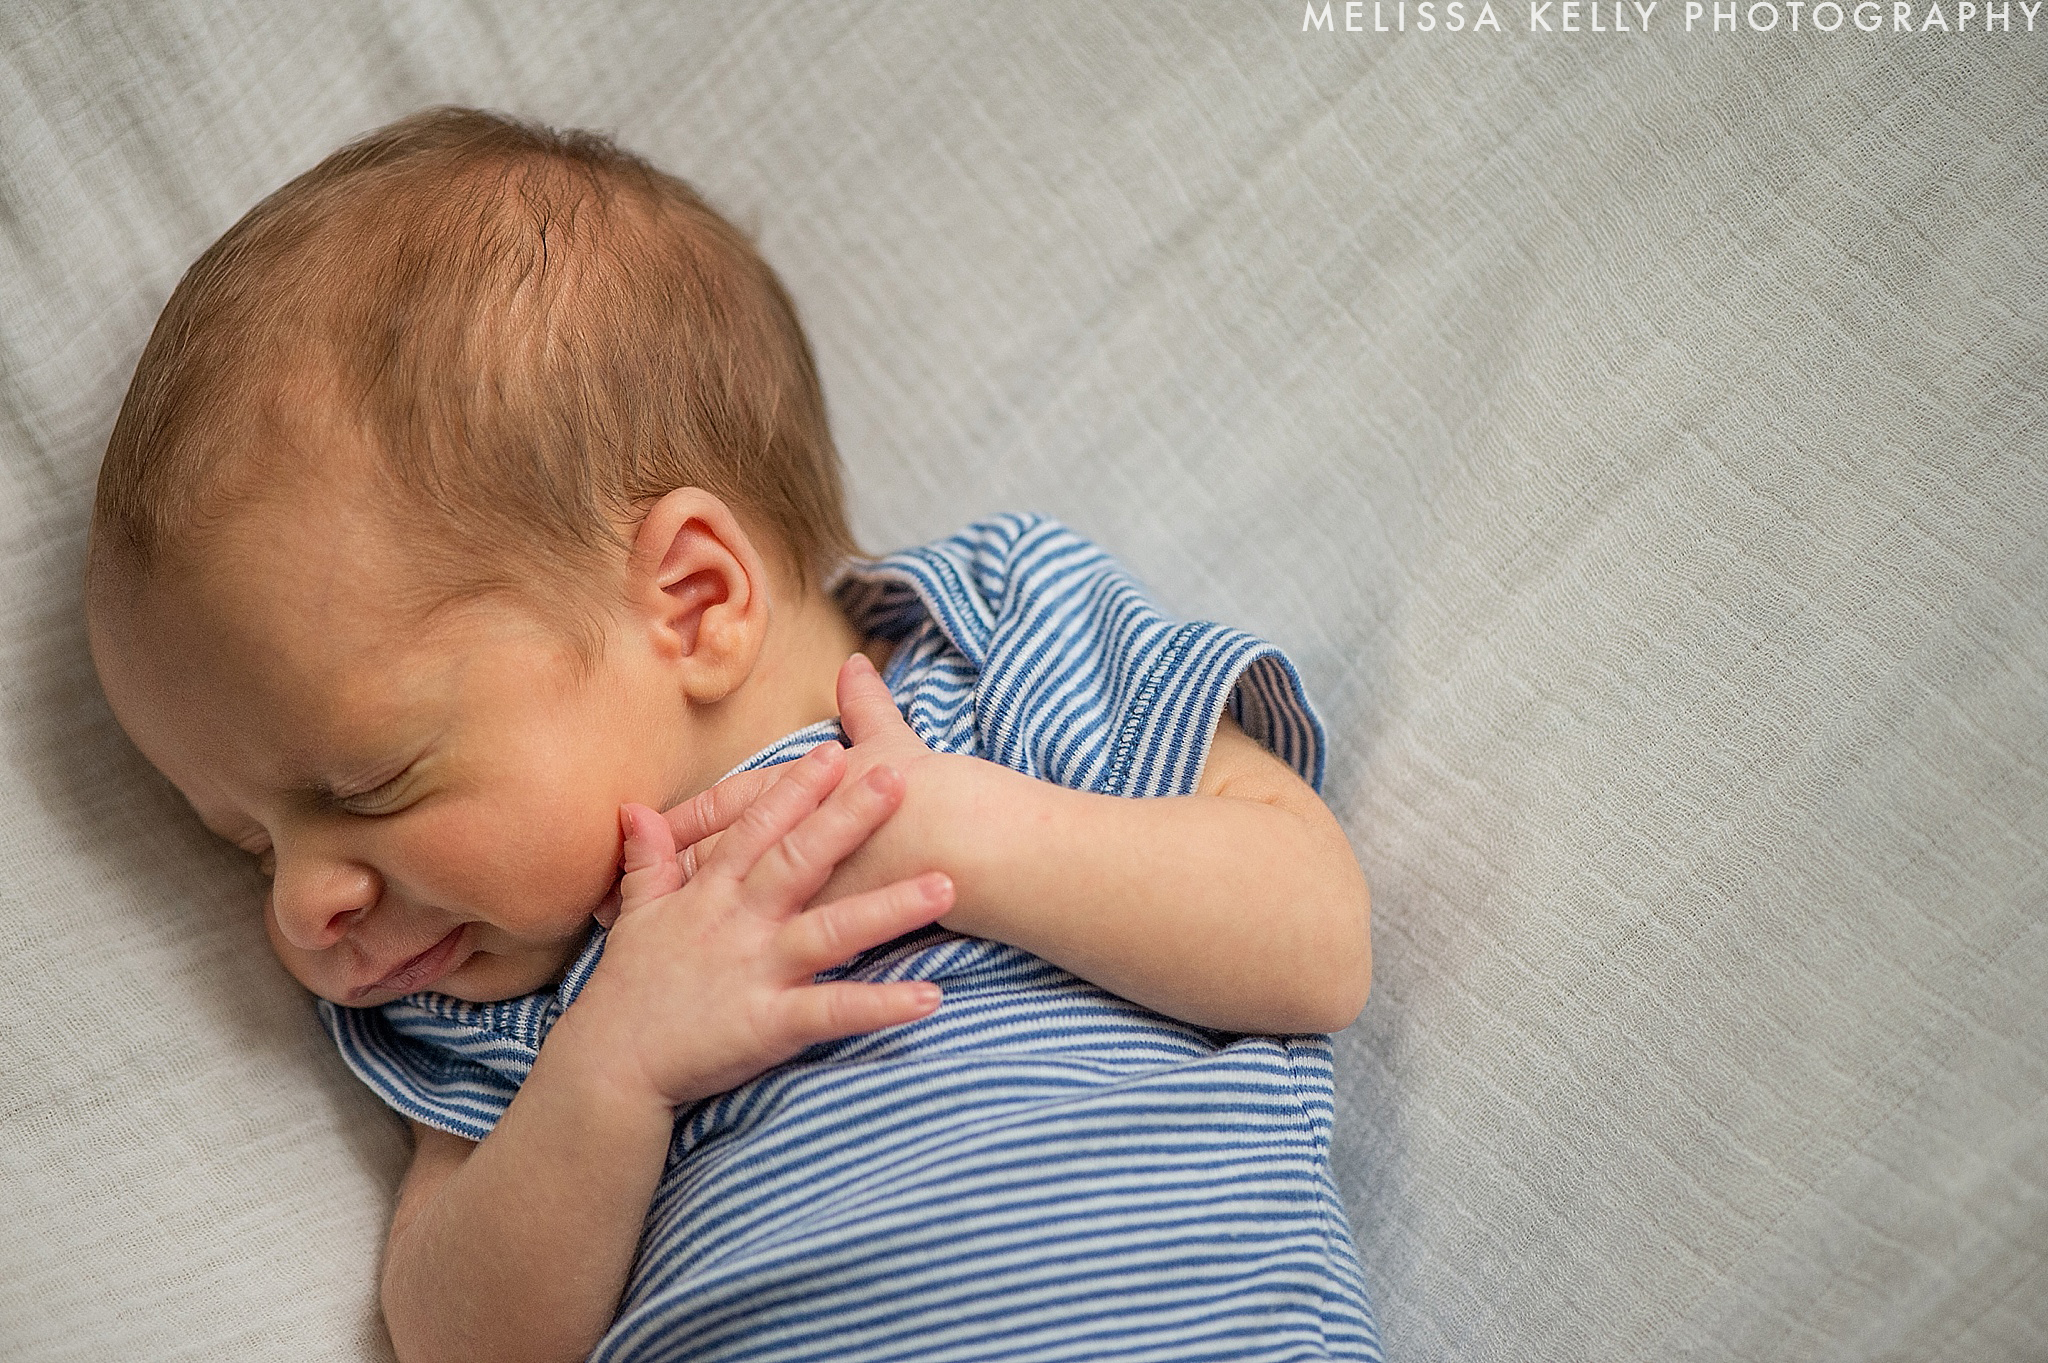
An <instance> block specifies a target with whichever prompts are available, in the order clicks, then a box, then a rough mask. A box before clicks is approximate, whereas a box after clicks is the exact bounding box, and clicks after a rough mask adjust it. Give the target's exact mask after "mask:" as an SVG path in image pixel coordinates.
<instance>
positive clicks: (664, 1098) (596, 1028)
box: [534, 970, 705, 1122]
mask: <svg viewBox="0 0 2048 1363" xmlns="http://www.w3.org/2000/svg"><path fill="white" fill-rule="evenodd" d="M602 974H603V972H602V970H600V971H599V972H598V973H597V974H594V975H593V976H592V977H591V979H590V981H589V983H588V984H586V985H585V986H584V989H583V992H582V993H581V994H579V995H578V996H577V998H576V1001H575V1002H574V1003H572V1004H570V1005H569V1007H568V1008H567V1009H566V1010H564V1011H563V1013H562V1016H561V1017H560V1018H559V1019H557V1020H556V1022H555V1025H554V1027H553V1028H552V1029H551V1030H550V1031H549V1032H548V1035H547V1040H546V1041H545V1042H544V1043H543V1044H542V1046H541V1053H540V1058H539V1059H538V1060H536V1062H535V1064H534V1068H535V1071H536V1072H538V1071H539V1069H540V1067H541V1065H542V1064H550V1066H551V1068H552V1069H554V1070H556V1071H557V1072H558V1073H560V1074H561V1075H563V1076H564V1077H565V1080H566V1082H565V1085H564V1086H565V1087H573V1088H574V1089H576V1090H577V1092H578V1093H579V1094H580V1095H581V1097H582V1098H583V1100H584V1101H587V1102H590V1103H592V1104H594V1105H596V1106H597V1107H598V1108H599V1109H601V1110H602V1111H603V1112H605V1113H607V1114H612V1115H616V1116H618V1117H619V1118H621V1119H624V1120H634V1119H646V1118H651V1117H655V1116H659V1117H660V1118H661V1120H663V1121H664V1122H666V1121H669V1120H672V1119H673V1117H674V1115H675V1109H676V1108H677V1107H679V1106H681V1105H682V1104H684V1103H689V1102H694V1101H696V1099H697V1098H698V1097H703V1096H705V1095H702V1094H697V1095H687V1094H686V1095H671V1094H667V1093H664V1092H663V1091H662V1090H661V1088H660V1086H659V1085H657V1084H656V1083H655V1081H654V1079H653V1077H652V1076H651V1075H650V1074H649V1073H648V1072H647V1068H646V1066H644V1065H642V1064H641V1063H640V1060H639V1056H638V1053H637V1051H636V1050H635V1048H634V1046H633V1041H632V1031H631V1028H630V1026H629V1025H627V1024H629V1022H630V1020H629V1019H627V1018H625V1017H623V1016H621V1017H619V1018H617V1019H616V1021H615V1020H614V1017H613V1011H614V1010H613V1009H612V1008H611V1006H610V1004H611V1000H610V998H609V997H608V995H609V993H610V991H609V990H608V989H607V988H606V985H607V983H608V982H607V981H606V980H604V979H603V978H601V977H602Z"/></svg>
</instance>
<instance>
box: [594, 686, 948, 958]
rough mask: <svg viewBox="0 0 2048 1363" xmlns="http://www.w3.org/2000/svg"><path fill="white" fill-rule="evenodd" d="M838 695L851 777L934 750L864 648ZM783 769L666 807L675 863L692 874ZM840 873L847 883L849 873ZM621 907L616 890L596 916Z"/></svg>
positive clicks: (751, 774)
mask: <svg viewBox="0 0 2048 1363" xmlns="http://www.w3.org/2000/svg"><path fill="white" fill-rule="evenodd" d="M838 698H839V722H840V727H842V728H843V729H845V730H846V737H847V740H848V741H849V742H851V743H852V744H853V749H852V751H851V752H849V753H848V754H847V768H846V775H847V777H848V778H850V779H858V778H859V777H861V776H863V775H865V774H866V773H867V772H868V771H870V770H872V769H874V768H875V767H877V766H883V765H887V766H892V767H894V768H895V769H896V770H897V771H898V772H901V773H903V774H904V775H905V776H906V777H908V776H909V775H910V774H911V773H912V772H914V771H916V770H917V768H918V766H919V764H920V761H921V759H924V758H929V757H930V756H932V750H931V749H930V748H928V747H926V746H925V743H924V740H923V739H921V738H919V737H918V736H917V733H916V731H915V730H913V729H912V728H911V727H910V725H909V724H908V723H906V722H905V721H904V718H903V715H902V713H901V712H900V711H898V710H897V708H896V702H895V699H894V698H893V697H891V696H890V694H889V688H888V686H887V685H886V684H885V683H884V682H883V681H882V678H881V674H880V673H878V672H876V671H875V665H874V664H873V663H871V662H869V661H868V659H867V656H866V655H865V654H860V653H856V654H854V655H853V656H852V657H850V658H848V659H847V660H846V662H845V663H844V664H843V665H842V666H841V667H840V669H839V681H838ZM780 771H781V769H780V768H778V767H766V768H761V769H757V770H754V771H742V772H736V773H734V774H733V775H731V776H728V777H726V778H725V779H724V780H723V781H720V782H719V783H718V784H717V785H715V786H711V787H709V788H707V789H705V790H702V791H699V792H698V793H697V794H695V795H693V796H691V797H690V798H689V799H687V800H685V801H683V802H682V803H681V804H679V805H677V806H676V807H675V808H674V809H671V810H669V811H668V813H667V815H666V818H667V821H668V827H669V832H670V833H671V834H672V835H673V837H674V839H675V846H676V847H677V848H679V849H680V851H679V852H678V854H677V863H678V865H679V867H680V870H681V873H682V878H683V880H685V881H687V880H689V878H690V877H691V876H693V875H695V874H696V872H697V868H698V867H699V866H701V865H703V864H704V863H705V862H706V861H708V860H709V859H710V857H711V854H712V852H713V851H714V850H715V849H716V848H717V846H718V840H719V839H720V838H721V837H723V836H724V833H725V830H726V829H727V828H729V827H731V826H732V824H733V821H734V820H736V819H738V818H739V817H740V815H742V814H744V813H746V811H747V809H748V807H749V806H750V805H752V804H753V803H754V801H755V800H757V799H759V798H760V797H761V795H762V793H763V792H765V791H766V790H767V789H768V788H769V787H770V786H771V785H773V784H774V783H775V781H776V778H777V777H778V775H779V774H780ZM841 879H842V883H846V882H845V877H842V878H841ZM618 913H619V898H618V894H617V893H615V894H614V895H612V897H610V898H608V899H607V900H606V901H605V903H604V905H603V907H601V908H599V909H598V911H597V921H598V922H599V923H602V924H603V925H604V926H606V927H610V926H611V924H612V920H613V919H614V918H616V917H618Z"/></svg>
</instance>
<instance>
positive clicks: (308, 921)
mask: <svg viewBox="0 0 2048 1363" xmlns="http://www.w3.org/2000/svg"><path fill="white" fill-rule="evenodd" d="M380 890H381V887H380V885H379V883H378V880H377V875H376V872H374V871H372V870H371V869H370V868H369V867H367V866H362V865H359V864H357V863H354V862H344V861H332V862H313V861H305V860H300V859H297V858H283V857H280V858H279V860H278V863H277V873H276V876H275V878H274V879H273V880H272V881H271V885H270V906H271V913H272V915H273V916H274V917H275V918H276V920H277V927H278V931H279V932H281V933H283V934H284V938H285V940H286V941H288V942H290V943H291V944H292V945H293V946H295V947H298V948H300V949H301V950H304V951H320V950H324V949H325V948H327V947H331V946H333V945H334V944H335V943H336V942H339V941H340V940H341V939H342V938H344V937H346V936H347V935H348V932H349V929H350V928H352V927H354V926H355V922H356V920H357V919H358V918H361V917H362V916H363V914H364V913H365V912H367V911H368V910H369V908H370V906H371V905H373V904H375V903H376V902H377V896H378V894H379V893H380Z"/></svg>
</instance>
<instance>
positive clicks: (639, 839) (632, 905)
mask: <svg viewBox="0 0 2048 1363" xmlns="http://www.w3.org/2000/svg"><path fill="white" fill-rule="evenodd" d="M619 832H620V833H622V834H624V835H625V839H626V850H625V853H624V855H623V856H622V857H621V859H620V860H621V866H622V867H623V869H624V871H625V874H624V875H622V876H620V877H619V910H618V911H619V913H621V914H626V913H631V912H632V911H633V910H634V909H636V908H639V907H640V906H641V905H642V904H646V903H649V902H650V901H652V900H656V899H659V898H661V897H662V896H663V895H665V894H669V893H671V892H672V891H675V890H679V889H681V888H682V884H683V868H682V866H681V864H680V863H678V862H677V860H676V839H675V834H673V833H671V832H670V831H669V825H668V820H667V819H664V818H662V817H661V815H659V814H657V813H655V812H654V811H653V810H651V809H649V808H648V807H647V806H646V805H620V806H619Z"/></svg>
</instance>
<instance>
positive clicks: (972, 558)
mask: <svg viewBox="0 0 2048 1363" xmlns="http://www.w3.org/2000/svg"><path fill="white" fill-rule="evenodd" d="M862 576H863V578H864V579H866V581H865V583H864V584H863V585H864V591H865V592H866V593H867V594H868V596H869V609H870V610H871V611H872V612H873V613H874V614H875V615H876V616H878V617H880V618H888V617H889V616H890V614H891V610H892V607H893V609H894V610H895V612H896V613H900V614H903V615H904V616H905V618H906V619H908V618H910V617H911V616H912V615H924V614H928V615H929V617H930V618H931V619H932V620H933V621H934V622H935V623H936V624H937V625H938V627H939V628H940V629H941V630H943V631H944V633H945V634H946V635H947V636H948V638H949V639H950V640H951V641H952V643H953V645H954V646H955V647H956V648H958V649H959V650H960V651H961V653H963V654H964V655H966V657H967V658H968V660H969V661H970V662H971V663H972V664H973V666H974V668H975V670H976V672H977V674H978V675H977V679H976V682H975V689H974V696H973V704H974V709H975V715H974V724H975V728H976V729H977V731H978V732H979V735H980V738H981V747H982V752H983V755H984V756H986V757H988V758H989V759H990V760H992V761H996V762H1000V763H1002V764H1003V765H1005V766H1008V767H1012V768H1015V769H1016V770H1018V771H1022V772H1025V773H1027V774H1029V775H1032V776H1036V777H1039V778H1041V779H1043V780H1048V781H1054V782H1057V783H1059V784H1060V785H1064V786H1069V787H1072V788H1074V789H1076V790H1088V791H1096V792H1100V793H1103V794H1110V795H1133V796H1153V795H1186V794H1191V793H1193V791H1194V789H1195V785H1196V782H1197V781H1198V780H1199V779H1200V777H1201V771H1202V763H1203V762H1204V760H1206V758H1207V757H1208V753H1209V744H1210V740H1211V738H1212V737H1213V736H1214V735H1215V732H1216V726H1217V724H1218V722H1220V720H1221V719H1222V717H1223V715H1224V714H1226V713H1227V714H1229V715H1230V716H1231V717H1232V718H1234V719H1235V720H1237V722H1238V724H1239V725H1240V726H1242V727H1243V729H1244V731H1245V732H1246V733H1247V734H1249V735H1250V736H1251V737H1252V738H1254V739H1256V740H1257V741H1259V742H1260V743H1262V744H1264V745H1265V746H1266V747H1267V748H1268V749H1269V750H1271V751H1272V752H1273V753H1274V754H1275V755H1276V756H1278V757H1279V758H1280V759H1281V760H1282V761H1284V762H1286V763H1287V764H1288V765H1289V766H1291V767H1293V768H1294V770H1295V771H1297V772H1299V773H1300V774H1301V776H1302V778H1303V779H1304V780H1306V781H1307V782H1308V783H1309V784H1310V785H1311V786H1313V787H1315V788H1316V789H1318V790H1320V789H1321V788H1322V778H1323V749H1324V743H1323V729H1322V725H1321V723H1320V722H1319V721H1318V720H1317V719H1316V716H1315V712H1314V711H1313V710H1312V709H1311V708H1310V707H1309V703H1308V697H1307V695H1306V694H1305V693H1304V691H1303V689H1302V685H1301V678H1300V675H1299V674H1298V673H1297V672H1296V671H1295V668H1294V665H1293V664H1292V663H1291V662H1289V661H1288V660H1287V658H1286V657H1285V655H1283V654H1282V653H1281V652H1280V650H1279V649H1277V648H1275V647H1274V646H1273V645H1271V644H1269V643H1267V642H1265V641H1264V640H1262V639H1259V638H1257V637H1255V636H1253V635H1251V634H1247V633H1245V632H1244V631H1243V630H1238V629H1232V628H1230V627H1228V626H1226V625H1219V624H1213V623H1210V622H1208V621H1192V622H1185V621H1175V620H1171V619H1169V618H1168V617H1166V616H1165V615H1164V614H1162V613H1161V612H1160V611H1159V609H1158V608H1157V607H1155V606H1154V605H1153V604H1152V602H1151V601H1150V600H1148V599H1147V598H1146V596H1145V594H1144V592H1143V590H1142V589H1141V588H1140V587H1139V586H1138V584H1137V583H1136V581H1134V580H1133V579H1132V577H1131V576H1130V574H1129V573H1127V572H1125V571H1124V569H1123V568H1122V567H1121V566H1120V565H1119V564H1118V563H1117V562H1116V560H1115V559H1113V558H1111V557H1110V556H1109V554H1108V553H1106V552H1105V551H1104V550H1103V549H1102V548H1101V547H1100V546H1098V545H1096V544H1094V543H1092V542H1090V541H1088V540H1086V539H1084V538H1082V537H1081V536H1079V535H1077V534H1075V533H1074V532H1073V531H1072V530H1069V529H1068V528H1067V527H1066V526H1064V525H1061V524H1060V523H1059V522H1058V521H1054V520H1049V519H1047V518H1045V517H1041V516H1028V515H1010V516H1001V517H996V518H994V519H991V520H987V521H982V522H979V523H977V524H975V525H971V526H969V527H968V528H967V529H965V530H963V531H962V532H960V534H958V535H955V536H954V537H952V538H951V539H948V540H942V541H940V542H939V543H937V544H934V545H930V546H926V547H925V548H922V549H914V550H910V551H908V552H906V553H903V554H897V555H892V556H891V557H890V558H888V559H885V560H882V561H881V562H880V563H877V564H875V565H872V566H871V567H870V568H868V569H867V570H866V571H865V572H864V573H863V574H862ZM912 598H915V599H916V601H915V605H916V606H921V607H922V608H923V609H922V610H916V609H915V606H913V604H912Z"/></svg>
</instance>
